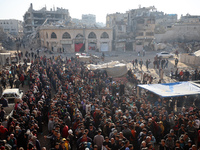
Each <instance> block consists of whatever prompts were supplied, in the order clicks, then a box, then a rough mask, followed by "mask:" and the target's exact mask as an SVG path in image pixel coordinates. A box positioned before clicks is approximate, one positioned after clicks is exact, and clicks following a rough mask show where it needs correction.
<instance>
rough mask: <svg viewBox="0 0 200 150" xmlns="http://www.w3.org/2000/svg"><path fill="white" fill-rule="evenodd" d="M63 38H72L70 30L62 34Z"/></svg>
mask: <svg viewBox="0 0 200 150" xmlns="http://www.w3.org/2000/svg"><path fill="white" fill-rule="evenodd" d="M62 38H63V39H71V36H70V34H69V33H68V32H65V33H64V34H63V36H62Z"/></svg>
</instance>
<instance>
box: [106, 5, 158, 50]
mask: <svg viewBox="0 0 200 150" xmlns="http://www.w3.org/2000/svg"><path fill="white" fill-rule="evenodd" d="M155 10H156V9H155V7H153V6H152V7H143V8H138V9H132V10H129V11H127V12H126V13H115V14H109V15H107V18H106V26H107V27H112V28H113V45H114V46H115V50H123V51H125V50H130V51H141V50H143V49H149V48H150V49H152V48H151V44H152V43H153V41H154V29H155V16H154V15H152V14H151V12H153V11H155Z"/></svg>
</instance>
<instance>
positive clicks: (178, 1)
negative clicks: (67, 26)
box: [0, 0, 200, 23]
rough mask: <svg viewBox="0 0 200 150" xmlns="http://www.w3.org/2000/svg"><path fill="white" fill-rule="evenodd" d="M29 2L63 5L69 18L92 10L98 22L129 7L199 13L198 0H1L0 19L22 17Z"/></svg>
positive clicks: (39, 4) (104, 20)
mask: <svg viewBox="0 0 200 150" xmlns="http://www.w3.org/2000/svg"><path fill="white" fill-rule="evenodd" d="M30 3H32V4H33V9H35V10H38V9H41V8H42V7H44V6H45V5H46V7H47V9H48V10H50V8H53V6H55V8H56V7H63V8H66V9H68V10H69V13H70V16H71V17H72V18H78V19H81V15H82V14H95V15H96V20H97V22H103V23H105V22H106V15H107V14H111V13H115V12H121V13H124V12H126V11H127V10H130V9H136V8H138V7H139V5H141V7H149V6H155V7H156V8H157V10H158V11H163V12H165V13H168V14H178V17H180V16H181V14H183V15H186V14H187V13H189V14H191V15H200V10H199V6H200V0H189V1H188V0H122V1H117V0H99V1H95V0H0V19H18V20H23V15H24V14H25V12H26V11H27V10H28V8H29V6H30Z"/></svg>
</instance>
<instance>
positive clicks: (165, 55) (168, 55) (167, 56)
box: [156, 51, 174, 58]
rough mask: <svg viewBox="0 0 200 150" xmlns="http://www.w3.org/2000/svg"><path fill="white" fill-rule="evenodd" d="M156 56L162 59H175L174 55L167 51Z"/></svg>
mask: <svg viewBox="0 0 200 150" xmlns="http://www.w3.org/2000/svg"><path fill="white" fill-rule="evenodd" d="M156 55H157V56H158V57H162V58H173V57H174V54H172V53H169V52H166V51H163V52H160V53H157V54H156Z"/></svg>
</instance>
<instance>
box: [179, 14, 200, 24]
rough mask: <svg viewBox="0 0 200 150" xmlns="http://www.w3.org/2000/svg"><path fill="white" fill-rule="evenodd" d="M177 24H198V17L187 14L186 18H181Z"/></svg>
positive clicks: (199, 18)
mask: <svg viewBox="0 0 200 150" xmlns="http://www.w3.org/2000/svg"><path fill="white" fill-rule="evenodd" d="M179 23H185V24H186V23H188V24H193V23H200V16H196V15H190V14H187V15H186V16H181V18H180V20H179Z"/></svg>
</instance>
